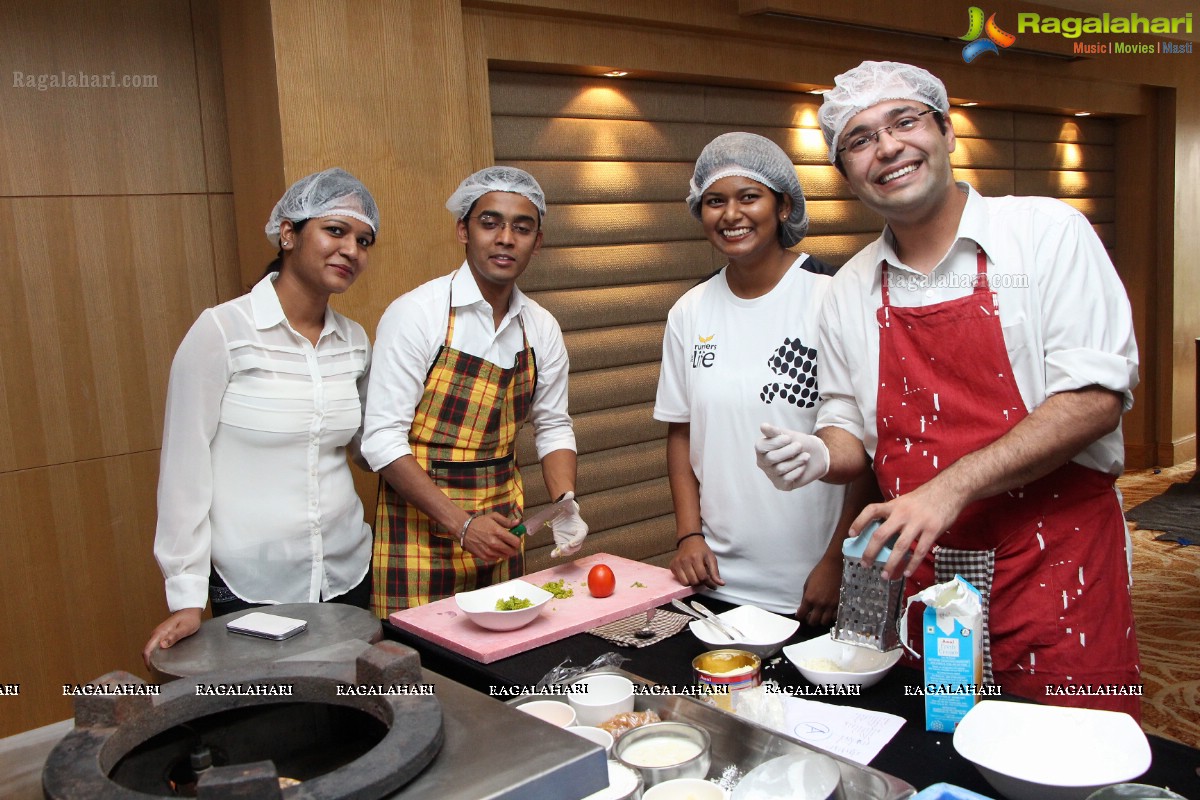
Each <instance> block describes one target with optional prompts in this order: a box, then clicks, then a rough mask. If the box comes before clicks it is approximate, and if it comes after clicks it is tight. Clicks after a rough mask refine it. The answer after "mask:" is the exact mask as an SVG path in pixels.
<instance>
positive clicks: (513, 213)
mask: <svg viewBox="0 0 1200 800" xmlns="http://www.w3.org/2000/svg"><path fill="white" fill-rule="evenodd" d="M481 220H482V221H481ZM497 223H505V224H503V225H498V224H497ZM485 225H486V226H489V227H490V226H494V227H493V229H492V230H487V227H485ZM514 228H516V229H514ZM520 230H524V231H526V232H525V233H521V232H520ZM458 241H459V242H461V243H462V244H464V245H466V251H467V264H468V265H469V266H470V267H471V272H473V273H474V274H475V279H476V280H477V281H479V283H480V285H481V286H482V285H483V284H485V283H489V284H492V285H495V286H501V287H503V286H511V285H512V284H514V283H516V280H517V278H519V277H521V273H523V272H524V271H525V268H526V267H528V266H529V261H530V259H532V258H533V257H534V255H536V254H537V252H538V250H539V249H540V248H541V245H542V231H541V228H540V225H539V218H538V210H537V206H535V205H534V204H533V203H531V202H530V201H529V199H528V198H526V197H524V196H523V195H519V194H513V193H512V192H488V193H487V194H485V195H483V196H482V197H480V198H479V199H478V200H477V201H475V207H474V208H472V209H471V214H470V216H468V217H467V218H466V219H463V220H459V222H458Z"/></svg>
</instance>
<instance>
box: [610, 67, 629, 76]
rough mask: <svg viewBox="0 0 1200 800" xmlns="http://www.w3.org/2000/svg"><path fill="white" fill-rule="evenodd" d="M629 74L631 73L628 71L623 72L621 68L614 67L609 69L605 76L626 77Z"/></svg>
mask: <svg viewBox="0 0 1200 800" xmlns="http://www.w3.org/2000/svg"><path fill="white" fill-rule="evenodd" d="M628 74H629V73H628V72H622V71H621V70H619V69H613V70H609V71H608V72H606V73H604V77H605V78H624V77H625V76H626V75H628Z"/></svg>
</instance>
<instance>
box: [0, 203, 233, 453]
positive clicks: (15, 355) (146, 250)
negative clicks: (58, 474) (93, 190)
mask: <svg viewBox="0 0 1200 800" xmlns="http://www.w3.org/2000/svg"><path fill="white" fill-rule="evenodd" d="M208 215H209V208H208V202H207V200H206V199H205V197H204V196H203V195H173V196H168V197H125V198H112V197H104V198H88V197H83V198H45V199H42V198H31V199H20V200H2V201H0V229H3V231H4V233H2V234H0V237H3V238H4V239H6V240H8V241H10V242H12V243H13V244H14V247H13V249H12V250H10V251H9V252H11V253H12V254H13V257H12V258H11V259H6V260H4V261H3V262H2V263H0V269H3V270H4V272H5V273H6V274H5V276H4V278H5V283H6V285H8V286H9V287H11V289H12V291H7V292H4V293H3V298H4V299H3V300H0V303H3V305H4V306H5V308H4V313H5V318H6V319H7V320H8V323H7V324H6V325H4V326H2V331H3V332H0V352H2V353H3V354H4V358H3V367H2V369H3V382H4V387H5V388H4V394H5V395H6V396H7V397H8V401H7V403H6V405H7V419H6V420H5V422H6V423H7V425H8V426H9V429H10V430H11V431H12V434H13V440H14V447H15V452H14V453H13V454H12V456H11V457H10V458H7V459H5V460H4V461H2V462H0V471H7V470H13V469H26V468H30V467H35V466H42V465H46V464H55V463H63V462H68V461H77V460H81V459H88V458H99V457H103V456H110V455H116V454H119V453H128V452H133V451H138V450H148V449H154V448H157V447H158V446H159V437H160V431H161V419H162V408H163V398H164V396H165V392H166V379H167V372H168V370H169V368H170V362H171V356H172V355H173V353H174V349H175V347H176V346H177V345H178V343H179V341H180V340H181V339H182V338H183V334H184V333H185V332H186V331H187V329H188V327H189V326H190V325H191V323H192V321H193V320H194V319H195V317H196V315H197V314H199V312H200V311H201V310H202V309H203V308H205V307H206V306H209V305H212V304H213V302H214V300H215V299H216V289H215V286H214V275H213V261H212V260H213V253H212V246H211V241H210V238H209V237H210V232H209V225H208Z"/></svg>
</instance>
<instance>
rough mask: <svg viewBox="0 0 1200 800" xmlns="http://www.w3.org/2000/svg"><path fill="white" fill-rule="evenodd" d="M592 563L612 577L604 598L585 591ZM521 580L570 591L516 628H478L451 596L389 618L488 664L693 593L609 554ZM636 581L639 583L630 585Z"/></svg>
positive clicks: (658, 572) (666, 573)
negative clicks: (560, 584) (561, 585)
mask: <svg viewBox="0 0 1200 800" xmlns="http://www.w3.org/2000/svg"><path fill="white" fill-rule="evenodd" d="M596 564H607V565H608V566H609V567H611V568H612V571H613V574H614V575H615V576H616V578H617V584H616V590H615V591H614V592H613V593H612V594H611V595H609V596H608V597H603V598H600V597H592V595H591V593H590V592H589V591H588V589H587V574H588V570H590V569H591V568H592V567H593V566H595V565H596ZM522 580H524V581H525V582H527V583H532V584H533V585H535V586H541V585H542V584H543V583H546V582H547V581H557V580H563V581H565V586H566V587H567V588H569V589H573V590H574V591H575V595H574V596H573V597H567V598H564V599H562V600H557V599H555V600H551V601H550V602H549V603H547V604H546V607H545V608H544V609H542V613H541V614H540V615H539V616H538V617H537V619H535V620H534V621H533V622H531V623H529V624H528V625H526V626H525V627H524V628H518V629H517V630H515V631H489V630H487V629H485V628H481V627H479V626H478V625H476V624H475V623H474V622H472V621H471V620H470V619H468V618H467V615H466V614H464V613H463V612H462V611H461V610H459V608H458V604H457V603H455V602H454V598H453V597H447V598H445V599H444V600H438V601H437V602H434V603H430V604H428V605H424V606H418V607H416V608H409V609H405V610H404V611H397V612H396V613H394V614H392V615H391V617H390V619H391V622H392V624H393V625H395V626H396V627H397V628H403V629H404V630H406V631H410V632H412V633H415V634H417V635H418V636H421V637H422V638H425V639H428V640H429V641H431V642H436V643H437V644H440V645H441V646H442V647H445V648H448V649H450V650H453V651H454V652H456V653H461V654H462V655H464V656H467V657H469V658H473V659H475V660H476V661H479V662H481V663H483V664H490V663H492V662H493V661H499V660H500V659H502V658H507V657H509V656H512V655H516V654H517V653H524V652H525V651H526V650H532V649H533V648H535V647H539V646H541V645H543V644H549V643H550V642H557V641H558V640H559V639H565V638H566V637H568V636H572V635H574V634H576V633H579V632H580V631H586V630H588V629H589V628H594V627H596V626H597V625H604V624H605V623H608V622H612V621H613V620H617V619H622V618H623V617H628V616H630V615H631V614H636V613H637V612H639V611H645V610H647V609H650V608H654V607H656V606H660V605H662V604H663V603H665V602H667V601H669V600H671V599H672V598H675V597H686V596H687V595H690V594H691V593H692V589H691V587H690V586H684V585H683V584H681V583H679V582H678V581H677V580H675V576H674V575H672V574H671V571H670V570H667V569H663V568H662V567H655V566H651V565H650V564H643V563H641V562H640V561H631V560H629V559H628V558H621V557H620V556H613V555H609V554H608V553H596V554H595V555H591V556H585V557H584V558H581V559H579V560H578V561H572V562H570V563H567V564H560V565H559V566H557V567H551V568H550V569H546V570H542V571H541V572H535V573H534V574H532V575H526V576H525V577H524V578H522ZM636 583H641V584H643V585H642V586H635V585H634V584H636Z"/></svg>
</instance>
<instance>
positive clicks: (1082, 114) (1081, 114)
mask: <svg viewBox="0 0 1200 800" xmlns="http://www.w3.org/2000/svg"><path fill="white" fill-rule="evenodd" d="M1091 115H1092V112H1090V111H1076V112H1075V116H1077V117H1090V116H1091Z"/></svg>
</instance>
